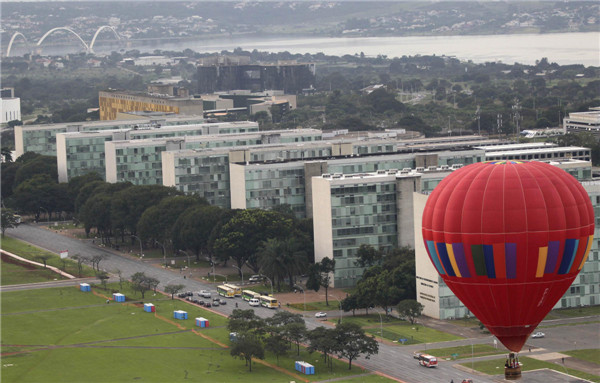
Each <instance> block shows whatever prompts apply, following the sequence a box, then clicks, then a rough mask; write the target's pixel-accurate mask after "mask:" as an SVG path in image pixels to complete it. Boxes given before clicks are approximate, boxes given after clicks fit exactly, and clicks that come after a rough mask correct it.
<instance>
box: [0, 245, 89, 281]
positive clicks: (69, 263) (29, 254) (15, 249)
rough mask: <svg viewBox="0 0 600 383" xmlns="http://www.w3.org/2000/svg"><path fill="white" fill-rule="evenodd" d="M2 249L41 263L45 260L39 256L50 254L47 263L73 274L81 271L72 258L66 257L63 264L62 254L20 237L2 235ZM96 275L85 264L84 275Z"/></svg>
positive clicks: (75, 274)
mask: <svg viewBox="0 0 600 383" xmlns="http://www.w3.org/2000/svg"><path fill="white" fill-rule="evenodd" d="M2 249H3V250H6V251H8V252H9V253H13V254H15V255H18V256H20V257H23V258H26V259H29V260H31V261H35V262H39V263H43V262H42V261H41V260H39V259H37V257H38V256H40V255H48V256H50V259H48V260H47V261H46V264H47V265H49V266H54V267H57V268H59V269H61V270H63V271H66V272H67V273H69V274H71V275H74V276H78V275H77V274H78V272H79V271H78V269H77V262H75V261H73V260H71V259H66V260H64V264H63V260H62V259H60V256H59V255H58V254H54V253H51V252H49V251H46V250H43V249H40V248H39V247H35V246H32V245H30V244H28V243H25V242H21V241H19V240H18V239H14V238H11V237H2ZM73 255H74V254H69V256H73ZM94 275H95V273H94V270H92V268H91V267H88V266H86V265H84V266H83V273H82V276H84V277H91V276H94Z"/></svg>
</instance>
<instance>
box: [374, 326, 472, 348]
mask: <svg viewBox="0 0 600 383" xmlns="http://www.w3.org/2000/svg"><path fill="white" fill-rule="evenodd" d="M417 329H418V330H417ZM365 331H366V332H368V333H369V334H372V335H375V336H381V329H379V328H378V327H373V328H367V329H366V330H365ZM383 337H384V338H385V339H388V340H391V341H397V342H398V344H399V345H401V344H402V343H400V341H399V340H400V339H407V341H406V342H404V345H409V344H418V343H432V342H446V341H450V340H458V339H463V338H462V337H460V336H456V335H453V334H448V333H445V332H441V331H438V330H434V329H432V328H428V327H423V326H421V325H411V324H410V323H406V322H405V323H404V324H395V325H391V326H384V327H383Z"/></svg>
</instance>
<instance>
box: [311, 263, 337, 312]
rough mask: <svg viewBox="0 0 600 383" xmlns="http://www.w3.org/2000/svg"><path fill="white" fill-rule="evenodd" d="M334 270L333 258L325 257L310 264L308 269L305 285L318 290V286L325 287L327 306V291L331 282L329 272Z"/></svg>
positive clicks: (327, 302)
mask: <svg viewBox="0 0 600 383" xmlns="http://www.w3.org/2000/svg"><path fill="white" fill-rule="evenodd" d="M334 270H335V259H330V258H328V257H325V258H323V259H322V260H321V262H319V263H315V264H314V265H311V269H310V270H309V276H308V281H307V282H306V287H307V288H309V289H311V290H314V291H319V288H321V287H324V288H325V304H326V305H327V306H329V294H328V293H327V291H328V289H329V285H330V284H331V274H330V273H332V272H333V271H334Z"/></svg>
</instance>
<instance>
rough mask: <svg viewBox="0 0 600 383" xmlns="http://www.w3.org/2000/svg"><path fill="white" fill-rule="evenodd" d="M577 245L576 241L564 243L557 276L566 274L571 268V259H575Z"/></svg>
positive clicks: (569, 240) (570, 240)
mask: <svg viewBox="0 0 600 383" xmlns="http://www.w3.org/2000/svg"><path fill="white" fill-rule="evenodd" d="M578 245H579V240H578V239H567V240H566V241H565V250H564V251H563V256H562V260H561V261H560V267H559V268H558V274H566V273H567V272H568V271H569V269H570V268H571V264H572V263H573V258H574V257H575V251H577V246H578Z"/></svg>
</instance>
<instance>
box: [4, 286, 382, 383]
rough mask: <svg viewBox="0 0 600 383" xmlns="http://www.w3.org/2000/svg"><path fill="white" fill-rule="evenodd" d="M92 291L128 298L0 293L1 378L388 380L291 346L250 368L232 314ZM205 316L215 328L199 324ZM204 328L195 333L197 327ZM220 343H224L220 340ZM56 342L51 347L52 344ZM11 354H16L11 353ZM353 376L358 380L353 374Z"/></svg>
mask: <svg viewBox="0 0 600 383" xmlns="http://www.w3.org/2000/svg"><path fill="white" fill-rule="evenodd" d="M92 289H93V291H95V292H96V293H100V294H103V295H106V296H110V295H111V292H112V291H113V290H120V291H121V292H122V293H124V294H125V295H126V297H127V301H126V302H125V303H117V302H113V301H111V302H110V303H109V304H106V303H105V298H104V297H102V296H97V295H95V294H94V293H89V292H81V291H79V290H78V289H77V288H76V287H64V288H49V289H40V290H29V291H15V292H4V293H1V295H0V298H1V305H2V314H3V315H2V323H1V325H2V328H1V330H2V335H3V336H2V346H1V351H2V353H3V355H2V361H3V367H2V378H3V381H4V380H6V381H7V382H41V381H43V382H81V381H86V382H109V381H110V382H122V381H130V380H133V381H135V380H139V381H146V382H165V381H169V382H179V381H181V382H190V381H192V382H193V381H197V382H207V381H210V382H248V383H251V382H289V381H292V380H295V381H297V382H300V381H301V380H300V379H298V377H297V376H296V377H295V376H294V375H291V374H297V375H300V377H301V378H303V379H307V380H309V381H320V380H327V379H334V378H344V377H348V379H345V380H342V381H344V382H350V383H360V382H365V383H371V382H373V383H377V382H387V381H390V380H387V379H385V378H381V377H379V376H375V375H363V374H365V373H368V371H365V370H363V369H361V368H360V367H358V366H353V367H352V370H348V364H347V362H345V361H338V360H334V363H333V370H332V371H329V369H328V368H327V367H325V365H324V363H323V360H322V357H321V355H320V354H318V353H315V354H309V353H307V352H306V350H304V349H301V354H300V356H297V355H296V354H295V349H291V350H290V351H289V353H288V355H287V356H284V357H280V358H279V368H282V369H284V370H285V371H288V373H287V374H286V373H284V372H282V371H280V370H277V369H275V368H272V367H271V366H276V365H277V361H276V358H275V357H274V356H273V355H271V354H270V353H268V352H267V353H266V359H265V362H266V363H268V364H270V365H271V366H270V365H263V364H261V363H257V362H255V363H253V371H252V372H251V373H250V372H248V369H247V367H246V366H245V363H244V361H243V360H239V359H234V358H232V357H231V356H230V355H229V350H227V348H225V347H223V345H225V346H226V345H229V331H228V330H227V329H226V327H225V326H226V324H227V319H226V318H224V317H222V316H220V315H217V314H214V313H212V312H210V311H208V310H204V309H202V308H200V307H197V306H194V305H190V304H187V303H186V302H183V301H179V300H171V299H169V298H168V297H165V296H163V295H162V294H156V295H155V294H154V293H153V292H147V293H146V297H145V299H143V300H142V299H141V297H140V295H139V294H138V295H137V296H136V295H134V294H133V292H132V291H131V290H129V287H128V286H127V285H125V286H123V289H120V288H119V284H118V283H116V284H109V286H108V289H107V290H103V289H101V288H99V287H92ZM140 301H141V302H146V303H148V302H152V303H154V305H155V306H156V315H155V314H153V313H146V312H145V311H144V310H143V308H142V306H141V305H140V303H139V302H140ZM179 309H181V310H185V311H187V312H188V319H187V320H175V319H173V310H179ZM198 316H202V317H205V318H207V319H208V320H209V321H210V327H209V328H205V329H201V328H199V327H196V325H195V318H196V317H198ZM192 330H194V331H195V332H196V333H198V334H200V335H197V334H195V333H194V332H192ZM219 342H220V343H221V344H219ZM50 346H51V347H50ZM9 353H14V354H12V355H8V354H9ZM295 360H304V361H307V362H309V363H311V364H313V365H314V366H315V370H316V374H315V375H310V376H309V375H301V374H298V373H297V372H296V371H295V369H294V361H295ZM355 375H359V376H356V377H354V378H350V377H353V376H355Z"/></svg>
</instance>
